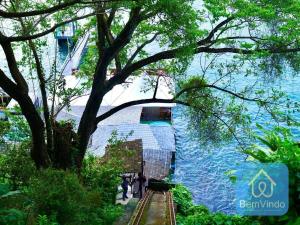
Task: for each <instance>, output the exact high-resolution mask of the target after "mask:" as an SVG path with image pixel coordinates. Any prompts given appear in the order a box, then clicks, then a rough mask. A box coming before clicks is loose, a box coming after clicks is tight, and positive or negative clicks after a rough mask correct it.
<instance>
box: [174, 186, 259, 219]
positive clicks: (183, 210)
mask: <svg viewBox="0 0 300 225" xmlns="http://www.w3.org/2000/svg"><path fill="white" fill-rule="evenodd" d="M172 193H173V198H174V201H175V203H176V205H177V209H178V212H177V218H176V219H177V223H178V224H179V225H259V223H258V222H257V221H252V220H251V219H250V218H245V217H240V216H230V215H225V214H223V213H211V212H209V210H208V209H207V208H206V207H205V206H202V205H200V206H195V205H193V202H192V195H191V193H190V192H189V191H188V190H187V188H186V187H184V186H183V185H176V187H175V188H173V189H172Z"/></svg>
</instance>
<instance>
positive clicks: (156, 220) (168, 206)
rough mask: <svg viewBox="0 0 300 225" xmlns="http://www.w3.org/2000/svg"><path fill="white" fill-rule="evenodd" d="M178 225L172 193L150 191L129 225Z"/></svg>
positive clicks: (140, 203)
mask: <svg viewBox="0 0 300 225" xmlns="http://www.w3.org/2000/svg"><path fill="white" fill-rule="evenodd" d="M146 224H159V225H176V217H175V210H174V203H173V197H172V193H171V192H169V191H166V192H155V191H152V190H148V191H147V192H146V194H145V196H144V198H143V199H142V200H141V201H140V202H139V204H138V206H137V208H136V210H135V213H134V214H133V216H132V218H131V220H130V222H129V225H146Z"/></svg>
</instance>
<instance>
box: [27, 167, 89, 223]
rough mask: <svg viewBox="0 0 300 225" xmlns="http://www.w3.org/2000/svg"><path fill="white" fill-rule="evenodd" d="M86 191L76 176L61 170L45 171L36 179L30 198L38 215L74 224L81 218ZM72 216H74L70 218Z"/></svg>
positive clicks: (30, 190)
mask: <svg viewBox="0 0 300 225" xmlns="http://www.w3.org/2000/svg"><path fill="white" fill-rule="evenodd" d="M85 195H86V193H85V190H84V188H83V186H82V185H81V184H80V183H79V180H78V178H77V176H76V175H75V174H72V173H70V172H65V171H60V170H51V169H49V170H44V171H41V172H40V173H39V174H38V175H37V176H36V177H34V178H33V179H32V180H31V182H30V185H29V187H28V196H29V198H30V199H32V201H33V203H34V209H35V211H36V212H37V213H38V214H43V215H48V216H53V215H56V217H57V220H58V221H59V222H60V223H62V224H67V223H74V222H75V221H77V220H78V219H79V218H77V217H78V216H79V214H80V211H81V209H82V206H83V205H84V204H83V202H84V200H85V197H86V196H85ZM70 215H72V216H70Z"/></svg>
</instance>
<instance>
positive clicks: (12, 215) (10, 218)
mask: <svg viewBox="0 0 300 225" xmlns="http://www.w3.org/2000/svg"><path fill="white" fill-rule="evenodd" d="M25 221H26V214H25V213H24V212H23V211H21V210H18V209H6V210H3V209H0V224H1V225H12V224H13V225H24V224H25Z"/></svg>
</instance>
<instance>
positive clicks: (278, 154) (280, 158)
mask: <svg viewBox="0 0 300 225" xmlns="http://www.w3.org/2000/svg"><path fill="white" fill-rule="evenodd" d="M259 128H260V129H261V130H262V131H263V133H264V135H263V136H257V139H258V140H259V141H260V142H261V143H262V144H263V145H264V147H261V146H257V145H253V146H251V147H250V148H249V149H247V150H245V151H244V152H245V153H246V154H248V155H249V156H250V157H249V159H252V160H253V159H254V160H258V161H260V162H262V163H274V162H280V163H284V164H285V165H286V166H287V167H288V169H289V211H288V213H287V214H286V215H284V216H281V217H264V218H260V219H261V220H262V221H263V222H264V223H267V224H295V225H296V224H300V188H299V187H300V147H299V146H300V144H299V143H297V142H296V141H294V140H293V135H292V133H291V132H290V130H288V129H286V128H282V127H276V128H274V129H273V130H265V129H263V128H262V127H259Z"/></svg>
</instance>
